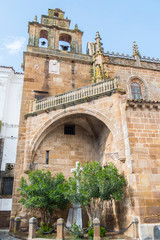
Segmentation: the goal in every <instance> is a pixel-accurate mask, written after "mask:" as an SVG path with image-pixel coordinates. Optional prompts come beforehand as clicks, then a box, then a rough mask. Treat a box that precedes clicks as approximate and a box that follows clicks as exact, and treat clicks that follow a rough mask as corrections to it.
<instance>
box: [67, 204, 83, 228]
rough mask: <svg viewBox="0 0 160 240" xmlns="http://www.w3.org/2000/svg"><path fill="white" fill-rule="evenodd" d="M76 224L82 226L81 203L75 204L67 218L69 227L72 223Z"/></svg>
mask: <svg viewBox="0 0 160 240" xmlns="http://www.w3.org/2000/svg"><path fill="white" fill-rule="evenodd" d="M74 223H75V224H76V225H77V226H79V228H82V227H83V225H82V208H81V206H80V204H79V203H77V204H73V208H70V209H69V213H68V218H67V227H71V225H72V224H74Z"/></svg>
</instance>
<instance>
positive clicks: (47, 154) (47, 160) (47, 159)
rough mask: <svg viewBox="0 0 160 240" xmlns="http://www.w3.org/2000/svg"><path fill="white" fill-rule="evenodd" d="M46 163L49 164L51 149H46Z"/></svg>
mask: <svg viewBox="0 0 160 240" xmlns="http://www.w3.org/2000/svg"><path fill="white" fill-rule="evenodd" d="M46 164H49V151H46Z"/></svg>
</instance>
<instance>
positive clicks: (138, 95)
mask: <svg viewBox="0 0 160 240" xmlns="http://www.w3.org/2000/svg"><path fill="white" fill-rule="evenodd" d="M131 92H132V97H133V99H142V92H141V87H140V85H139V83H136V82H134V83H132V84H131Z"/></svg>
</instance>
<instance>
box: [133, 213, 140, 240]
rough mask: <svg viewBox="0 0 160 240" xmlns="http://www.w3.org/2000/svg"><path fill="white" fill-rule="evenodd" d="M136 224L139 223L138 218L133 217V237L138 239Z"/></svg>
mask: <svg viewBox="0 0 160 240" xmlns="http://www.w3.org/2000/svg"><path fill="white" fill-rule="evenodd" d="M138 224H139V220H138V218H137V217H133V237H134V238H135V239H139V232H138Z"/></svg>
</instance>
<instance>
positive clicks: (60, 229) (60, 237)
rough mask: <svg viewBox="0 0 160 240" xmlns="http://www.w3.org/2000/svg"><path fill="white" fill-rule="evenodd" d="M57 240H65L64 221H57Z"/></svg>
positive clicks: (60, 219)
mask: <svg viewBox="0 0 160 240" xmlns="http://www.w3.org/2000/svg"><path fill="white" fill-rule="evenodd" d="M57 240H64V220H63V218H59V219H58V220H57Z"/></svg>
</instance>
